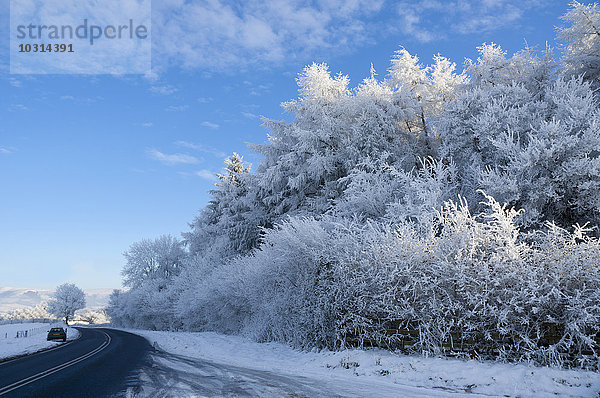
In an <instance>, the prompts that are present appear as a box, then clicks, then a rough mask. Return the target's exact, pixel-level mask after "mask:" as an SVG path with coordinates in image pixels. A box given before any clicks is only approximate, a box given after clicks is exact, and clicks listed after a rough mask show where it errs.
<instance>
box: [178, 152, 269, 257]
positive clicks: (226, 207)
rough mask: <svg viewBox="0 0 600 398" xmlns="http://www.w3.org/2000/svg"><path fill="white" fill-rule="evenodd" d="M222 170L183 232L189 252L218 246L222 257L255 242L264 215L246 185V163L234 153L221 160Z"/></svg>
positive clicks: (247, 248)
mask: <svg viewBox="0 0 600 398" xmlns="http://www.w3.org/2000/svg"><path fill="white" fill-rule="evenodd" d="M225 166H226V167H225V173H224V174H217V177H218V178H219V182H217V183H216V184H215V186H216V188H215V189H213V190H212V191H211V192H210V193H211V200H210V202H209V204H208V205H207V206H206V207H205V208H204V209H203V210H202V211H201V213H200V215H199V216H198V217H196V219H195V220H194V222H193V223H192V224H190V226H191V228H192V230H191V231H190V232H186V233H184V234H183V236H184V238H185V242H186V244H187V245H188V248H189V250H190V253H192V254H193V255H195V254H198V253H203V254H207V252H209V251H215V250H218V251H219V252H220V253H219V256H220V257H222V258H226V257H231V256H235V255H239V254H245V253H247V252H249V251H250V250H251V249H253V248H254V247H256V246H257V244H258V239H259V237H260V227H261V226H263V224H264V222H265V221H264V216H263V211H262V208H261V205H260V203H257V201H256V200H254V198H253V192H252V191H251V190H250V189H249V188H250V187H252V184H253V182H254V179H253V176H251V175H250V174H249V173H250V166H249V165H246V164H244V160H243V158H242V156H240V155H238V154H237V153H234V154H233V155H232V156H231V157H229V158H228V159H226V160H225Z"/></svg>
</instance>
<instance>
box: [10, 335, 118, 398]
mask: <svg viewBox="0 0 600 398" xmlns="http://www.w3.org/2000/svg"><path fill="white" fill-rule="evenodd" d="M102 333H104V335H105V336H106V337H107V340H104V342H103V343H102V344H100V345H99V346H98V347H96V348H95V349H94V350H92V351H90V352H88V353H87V354H84V355H82V356H80V357H77V358H75V359H72V360H70V361H68V362H65V363H63V364H61V365H58V366H55V367H53V368H51V369H47V370H44V371H43V372H40V373H37V374H34V375H33V376H29V377H26V378H24V379H23V380H19V381H17V382H15V383H12V384H10V385H8V386H4V387H2V388H0V395H4V394H7V393H9V392H11V391H14V390H16V389H17V388H21V387H23V386H26V385H27V384H30V383H33V382H34V381H38V380H40V379H43V378H44V377H47V376H50V375H51V374H54V373H56V372H59V371H61V370H63V369H66V368H68V367H69V366H73V365H75V364H76V363H79V362H81V361H84V360H86V359H88V358H90V357H92V356H94V355H96V354H97V353H99V352H100V351H102V350H104V349H105V348H106V347H108V345H109V344H110V342H111V340H112V339H111V338H110V336H109V335H108V333H106V332H102Z"/></svg>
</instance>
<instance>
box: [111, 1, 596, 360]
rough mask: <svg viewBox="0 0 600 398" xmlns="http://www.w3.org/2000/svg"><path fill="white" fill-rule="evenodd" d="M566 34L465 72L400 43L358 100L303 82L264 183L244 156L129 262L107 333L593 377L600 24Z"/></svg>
mask: <svg viewBox="0 0 600 398" xmlns="http://www.w3.org/2000/svg"><path fill="white" fill-rule="evenodd" d="M565 20H566V21H567V22H568V23H570V24H571V25H570V26H568V27H566V28H564V29H562V30H561V31H560V33H559V36H560V39H561V40H562V41H563V42H565V43H566V44H565V47H564V52H563V57H562V59H561V60H560V61H559V62H557V61H555V57H554V55H553V52H552V49H550V48H549V47H547V48H545V49H543V51H541V52H537V51H534V50H533V49H531V48H528V47H527V48H525V49H524V50H521V51H518V52H517V53H515V54H513V55H512V56H508V55H507V54H506V52H505V51H503V50H502V48H501V47H500V46H498V45H496V44H493V43H492V44H483V45H482V46H481V47H479V48H478V50H479V57H478V58H477V59H476V60H474V61H473V60H468V61H467V63H466V68H465V70H464V71H462V72H459V71H457V70H456V65H455V64H454V63H452V62H450V61H449V60H447V59H446V58H444V57H442V56H440V55H437V56H435V57H434V58H433V64H432V65H429V66H426V65H423V64H422V63H420V61H419V59H418V57H417V56H415V55H412V54H410V53H409V52H408V51H407V50H406V49H404V48H401V49H400V50H399V51H397V52H396V53H395V55H394V56H393V58H392V60H391V66H390V68H389V69H388V71H387V74H386V75H385V76H383V77H381V78H379V77H378V76H377V73H376V71H375V69H374V68H373V67H371V70H370V71H369V74H368V76H367V77H366V78H365V79H364V80H362V82H360V84H358V86H356V87H350V80H349V78H348V77H347V76H345V75H342V74H337V75H332V74H331V73H330V71H329V68H328V66H327V65H326V64H312V65H309V66H307V67H306V68H304V70H303V71H302V72H301V73H300V74H299V76H298V79H297V83H298V88H299V95H298V98H297V99H295V100H291V101H289V102H285V103H283V104H282V106H283V108H284V110H285V111H286V112H288V113H289V114H290V115H291V116H292V118H291V121H289V122H287V121H279V120H270V119H264V126H265V127H266V128H267V130H268V132H269V134H268V140H267V142H265V143H263V144H260V145H252V146H251V147H252V149H254V150H255V151H256V152H258V153H259V154H260V155H262V156H263V160H262V161H261V162H260V163H259V165H258V167H256V168H255V169H254V172H253V173H250V170H249V167H248V166H247V165H245V164H244V162H243V159H242V157H241V156H239V155H237V154H234V155H233V156H231V157H230V158H228V159H227V160H226V162H225V170H224V172H223V173H222V174H220V175H218V177H219V181H218V182H217V183H216V184H215V188H214V189H213V190H212V191H211V193H210V194H211V200H210V202H209V204H208V205H207V206H206V207H205V208H204V209H203V210H201V212H200V214H199V215H198V216H197V217H196V219H195V220H194V221H193V222H192V224H191V225H190V226H191V230H190V231H189V232H187V233H184V234H183V235H184V241H183V242H179V241H178V240H177V239H175V238H172V237H161V238H159V239H158V240H156V241H142V242H138V243H136V244H134V245H132V247H131V248H130V250H129V251H128V252H126V253H125V256H126V259H127V265H126V266H125V268H124V270H123V276H124V280H125V284H126V285H127V286H130V287H131V289H130V290H129V291H126V292H122V291H115V292H114V293H113V294H112V295H111V298H110V305H109V308H108V312H109V315H110V316H111V317H112V320H113V322H114V323H115V324H120V325H124V326H130V327H140V328H148V329H161V330H176V329H183V330H207V331H217V332H222V333H241V334H245V335H247V336H250V337H252V338H254V339H256V340H258V341H280V342H285V343H289V344H292V345H294V346H296V347H303V348H307V349H308V348H313V347H315V346H317V347H328V348H331V349H336V348H343V347H347V346H348V345H357V344H358V345H361V344H375V345H378V346H381V347H388V348H392V349H396V348H399V347H403V349H404V350H405V351H408V352H414V353H426V354H448V353H451V352H452V351H453V350H462V351H461V352H463V353H470V352H477V353H478V354H477V355H478V356H480V357H485V358H496V359H501V360H517V361H519V360H528V361H533V362H535V363H539V364H544V365H557V366H581V367H590V368H594V369H597V368H598V363H599V362H598V360H599V358H600V354H599V353H600V347H599V345H598V343H597V341H596V340H595V338H596V337H595V336H597V334H598V332H600V309H599V307H598V301H599V300H600V276H599V275H600V272H599V268H598V267H599V264H600V241H599V240H598V235H599V232H598V230H597V226H598V225H600V113H599V112H600V110H599V105H598V99H597V98H598V95H597V91H595V90H596V89H597V87H598V73H599V72H598V68H596V66H595V64H596V63H597V62H596V61H597V57H598V56H599V55H600V52H599V51H598V49H597V46H598V35H597V32H595V31H594V29H595V27H596V26H597V25H598V24H597V21H599V20H600V10H599V8H598V6H596V5H593V6H586V5H582V4H580V3H577V2H574V3H573V4H572V7H571V9H570V11H569V12H568V13H567V14H566V16H565ZM595 57H596V58H595ZM586 223H587V224H586ZM185 249H187V250H185ZM404 329H411V330H413V331H415V333H417V335H418V337H417V338H416V339H414V341H413V343H414V344H412V345H410V346H404V340H403V339H404V337H406V336H404V337H403V336H402V335H401V334H394V333H390V330H404ZM463 343H464V344H467V346H466V348H465V347H464V346H463ZM465 350H466V351H465Z"/></svg>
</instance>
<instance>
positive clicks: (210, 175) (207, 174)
mask: <svg viewBox="0 0 600 398" xmlns="http://www.w3.org/2000/svg"><path fill="white" fill-rule="evenodd" d="M194 174H195V175H197V176H198V177H200V178H203V179H205V180H208V181H217V180H218V178H217V176H216V174H215V173H214V172H212V171H210V170H207V169H202V170H198V171H196V172H195V173H194Z"/></svg>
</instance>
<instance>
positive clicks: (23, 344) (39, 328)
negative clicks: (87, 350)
mask: <svg viewBox="0 0 600 398" xmlns="http://www.w3.org/2000/svg"><path fill="white" fill-rule="evenodd" d="M55 326H56V327H64V324H56V325H54V324H48V323H15V324H7V325H0V361H2V360H3V359H6V358H12V357H16V356H19V355H24V354H29V353H33V352H36V351H40V350H43V349H46V348H52V347H55V346H57V345H59V344H62V341H60V342H59V341H46V337H47V336H48V330H50V328H51V327H55ZM24 331H27V337H19V338H17V337H16V335H17V332H24ZM78 337H79V331H78V330H77V329H73V328H67V341H70V340H75V339H76V338H78Z"/></svg>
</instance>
